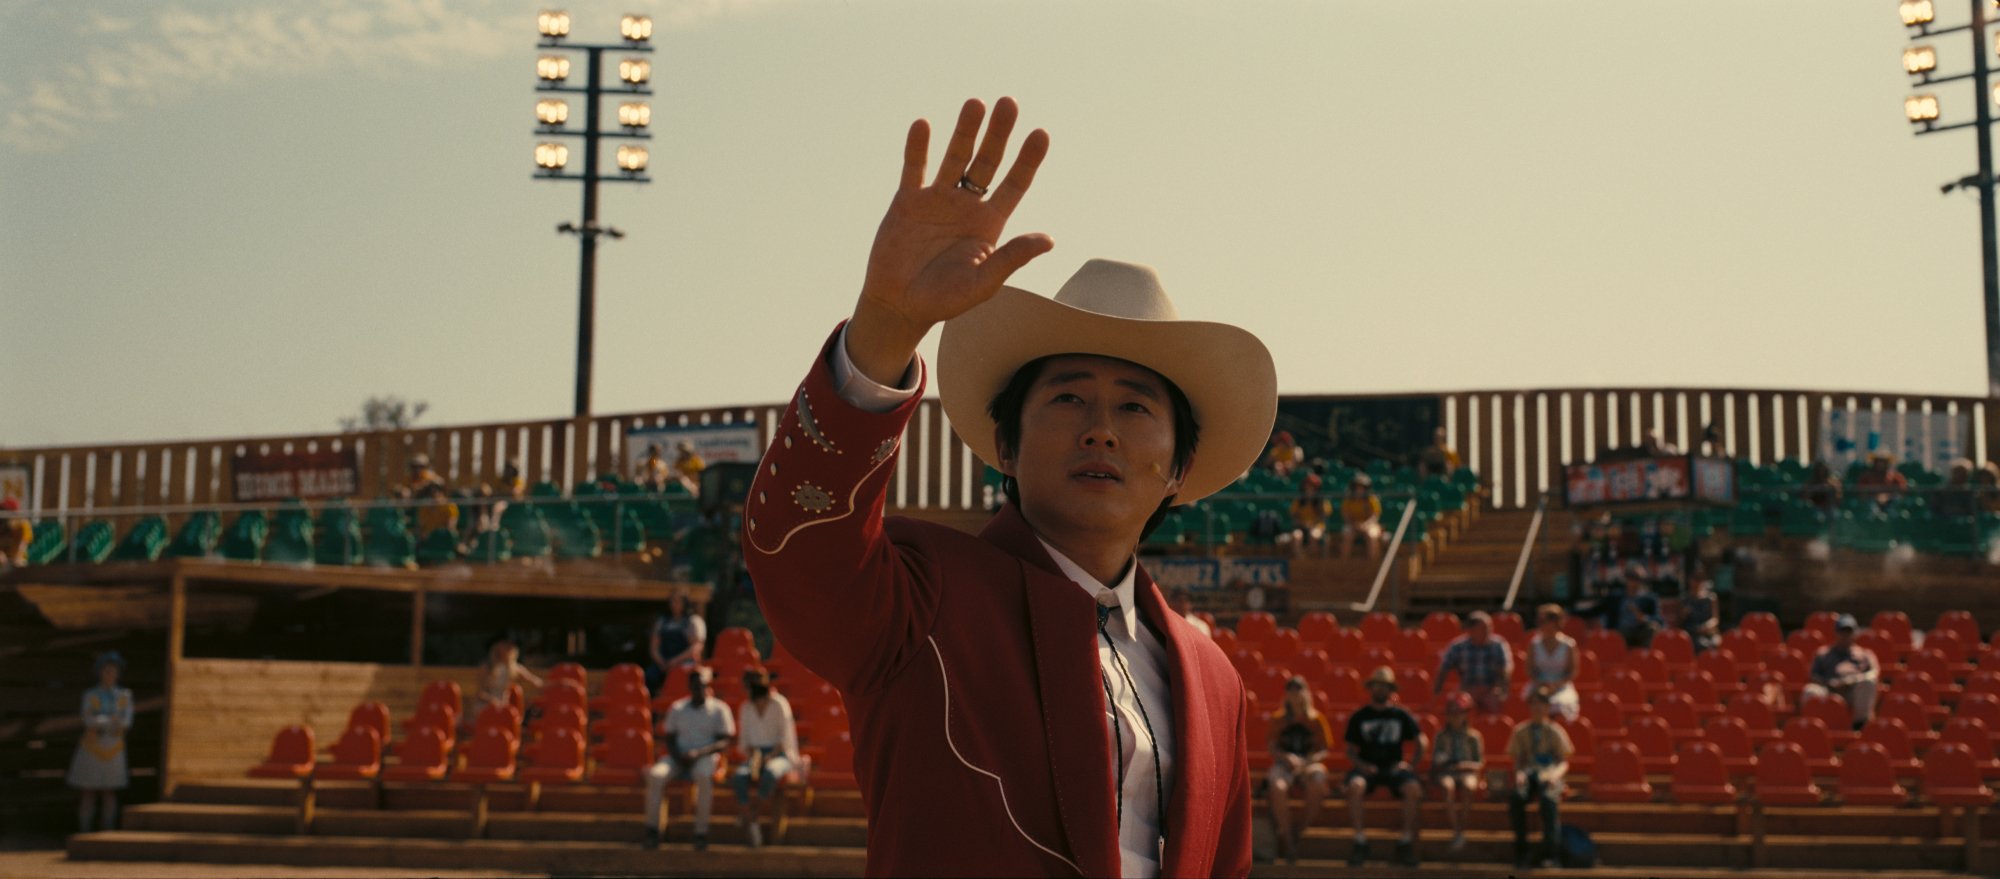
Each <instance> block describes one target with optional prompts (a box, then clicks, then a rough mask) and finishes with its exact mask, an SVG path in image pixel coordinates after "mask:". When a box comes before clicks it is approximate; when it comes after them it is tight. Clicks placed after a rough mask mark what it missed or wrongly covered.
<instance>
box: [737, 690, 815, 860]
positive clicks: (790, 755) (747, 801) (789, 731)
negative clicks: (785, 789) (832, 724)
mask: <svg viewBox="0 0 2000 879" xmlns="http://www.w3.org/2000/svg"><path fill="white" fill-rule="evenodd" d="M743 688H744V689H745V690H746V691H748V692H749V694H750V698H749V699H748V700H746V701H745V702H744V703H743V707H742V708H740V709H738V710H737V722H736V728H737V730H739V731H740V732H741V733H742V744H743V752H744V754H745V755H747V756H748V758H749V759H747V760H745V761H743V765H741V766H738V767H736V771H735V772H734V773H732V774H731V775H730V776H729V787H730V789H731V790H733V791H735V792H736V803H737V805H738V806H740V807H741V808H742V809H743V814H742V815H741V816H739V817H738V819H737V820H738V821H739V822H741V823H742V825H743V827H744V833H745V834H746V835H748V836H749V838H750V847H751V848H761V847H763V845H764V827H763V825H762V824H759V823H758V820H757V813H758V812H759V811H761V810H762V809H763V806H764V804H765V803H767V802H773V801H774V800H773V799H772V797H773V796H774V795H775V794H776V793H777V792H778V785H779V784H780V783H781V782H783V781H784V779H785V776H787V775H790V774H791V773H792V772H793V771H795V770H796V769H798V766H799V728H798V724H797V721H796V719H795V718H794V717H793V716H792V703H791V702H789V701H787V700H786V699H785V697H784V696H782V695H780V694H779V693H778V692H777V691H776V690H774V689H772V688H771V673H770V672H768V671H765V670H763V669H761V668H752V669H749V670H748V671H745V672H744V673H743ZM752 783H755V784H756V785H757V789H756V790H755V791H752V790H751V789H750V785H751V784H752Z"/></svg>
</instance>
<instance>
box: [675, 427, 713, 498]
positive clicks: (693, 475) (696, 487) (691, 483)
mask: <svg viewBox="0 0 2000 879" xmlns="http://www.w3.org/2000/svg"><path fill="white" fill-rule="evenodd" d="M707 469H708V462H707V461H703V460H702V459H701V455H700V454H699V453H697V452H696V451H695V450H694V443H692V442H689V441H687V440H681V441H680V445H678V446H675V447H674V472H673V478H674V479H675V480H678V481H679V482H680V484H681V487H682V488H685V489H687V491H688V494H693V495H699V494H701V471H703V470H707Z"/></svg>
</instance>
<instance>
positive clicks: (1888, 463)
mask: <svg viewBox="0 0 2000 879" xmlns="http://www.w3.org/2000/svg"><path fill="white" fill-rule="evenodd" d="M1895 464H1896V458H1895V456H1893V455H1890V454H1889V453H1887V452H1873V453H1871V454H1869V456H1868V469H1866V470H1863V471H1861V475H1860V476H1857V477H1855V478H1854V487H1855V488H1858V489H1862V493H1863V494H1867V495H1869V497H1870V499H1871V500H1873V501H1874V503H1875V506H1876V508H1877V509H1884V510H1886V509H1888V508H1889V506H1890V505H1891V504H1894V503H1895V502H1896V495H1898V494H1901V493H1902V492H1903V490H1904V489H1907V488H1909V487H1910V481H1909V480H1908V479H1905V478H1904V477H1903V474H1902V473H1901V472H1900V471H1898V470H1897V469H1896V467H1895Z"/></svg>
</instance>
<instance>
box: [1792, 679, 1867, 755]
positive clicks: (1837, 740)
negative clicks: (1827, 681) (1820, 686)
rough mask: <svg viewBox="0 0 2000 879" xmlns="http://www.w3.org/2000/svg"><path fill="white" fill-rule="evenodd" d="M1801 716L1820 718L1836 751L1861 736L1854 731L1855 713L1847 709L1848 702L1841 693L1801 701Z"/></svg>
mask: <svg viewBox="0 0 2000 879" xmlns="http://www.w3.org/2000/svg"><path fill="white" fill-rule="evenodd" d="M1799 715H1800V716H1802V717H1817V718H1819V720H1820V722H1821V723H1823V724H1825V725H1826V734H1827V737H1828V738H1830V739H1832V740H1833V745H1834V747H1835V748H1836V749H1839V748H1844V747H1846V745H1847V743H1848V742H1852V741H1854V740H1855V739H1856V738H1858V737H1859V736H1860V733H1858V732H1856V731H1855V729H1854V711H1853V709H1851V708H1848V707H1847V700H1846V699H1842V698H1841V697H1840V694H1839V693H1828V694H1826V695H1825V696H1813V697H1807V698H1805V699H1802V700H1800V702H1799Z"/></svg>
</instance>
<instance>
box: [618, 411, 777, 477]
mask: <svg viewBox="0 0 2000 879" xmlns="http://www.w3.org/2000/svg"><path fill="white" fill-rule="evenodd" d="M683 441H685V442H687V443H688V444H689V445H692V446H694V453H695V454H697V455H700V456H701V460H702V463H703V464H716V463H720V462H724V461H742V462H744V463H748V464H755V463H757V460H758V459H759V458H762V457H764V448H763V447H762V446H759V445H757V425H754V424H706V425H691V426H688V427H648V428H642V429H638V430H628V431H626V432H625V476H626V477H627V478H635V476H636V474H638V472H639V462H641V461H644V460H646V453H647V452H649V451H651V450H652V449H653V448H655V447H657V448H658V449H659V450H660V458H661V459H662V460H665V461H666V462H667V463H668V464H669V465H671V464H673V463H674V459H675V458H677V457H679V456H680V453H679V451H677V450H678V449H679V448H680V444H681V443H682V442H683Z"/></svg>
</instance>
